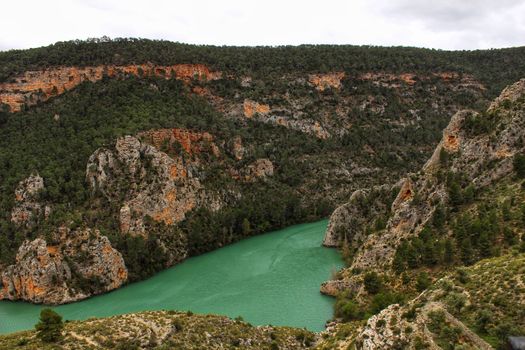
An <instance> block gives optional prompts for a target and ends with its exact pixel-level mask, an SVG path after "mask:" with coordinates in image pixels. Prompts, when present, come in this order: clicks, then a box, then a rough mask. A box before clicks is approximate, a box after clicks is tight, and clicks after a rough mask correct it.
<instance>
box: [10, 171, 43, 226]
mask: <svg viewBox="0 0 525 350" xmlns="http://www.w3.org/2000/svg"><path fill="white" fill-rule="evenodd" d="M43 189H44V179H43V178H42V177H40V175H38V174H32V175H30V176H29V177H28V178H27V179H24V180H22V181H20V183H19V184H18V187H17V188H16V190H15V205H14V207H13V209H12V210H11V222H13V223H14V224H15V225H16V226H18V227H22V226H23V227H26V228H30V227H32V226H33V225H34V224H35V223H36V222H37V221H38V219H39V218H40V216H42V215H43V216H44V217H47V216H49V214H50V212H51V207H50V206H48V205H44V204H43V203H41V202H40V200H39V198H38V197H39V193H40V192H41V191H42V190H43Z"/></svg>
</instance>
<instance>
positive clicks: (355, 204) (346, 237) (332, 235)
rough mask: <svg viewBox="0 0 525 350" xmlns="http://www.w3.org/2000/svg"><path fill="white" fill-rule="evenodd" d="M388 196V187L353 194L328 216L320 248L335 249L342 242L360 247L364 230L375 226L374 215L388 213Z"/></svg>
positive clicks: (363, 190) (389, 192)
mask: <svg viewBox="0 0 525 350" xmlns="http://www.w3.org/2000/svg"><path fill="white" fill-rule="evenodd" d="M391 192H392V187H391V186H388V185H384V186H380V187H375V188H373V189H371V190H369V189H361V190H356V191H354V193H352V196H351V197H350V201H349V202H348V203H346V204H343V205H342V206H340V207H338V208H336V209H335V210H334V212H333V213H332V215H331V216H330V221H329V223H328V227H327V229H326V233H325V236H324V239H323V245H324V246H325V247H339V246H340V245H341V244H343V243H344V242H346V243H347V244H349V245H351V246H354V247H357V246H358V245H360V243H361V242H362V240H363V239H364V237H365V235H366V230H367V228H371V227H372V226H374V225H375V222H374V220H376V219H377V217H378V215H383V213H386V212H388V208H389V206H390V203H391V200H390V197H391ZM384 220H386V218H385V219H384Z"/></svg>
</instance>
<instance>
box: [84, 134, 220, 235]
mask: <svg viewBox="0 0 525 350" xmlns="http://www.w3.org/2000/svg"><path fill="white" fill-rule="evenodd" d="M163 134H164V132H163V131H156V132H153V133H150V134H148V135H147V136H146V135H143V136H144V138H145V139H148V138H149V139H150V141H151V142H152V143H153V144H156V143H163V142H164V140H166V142H168V143H169V142H174V141H175V142H177V143H178V144H179V145H180V147H182V148H183V149H184V150H185V151H186V152H188V153H189V154H191V153H193V152H198V151H199V149H200V146H198V145H197V144H196V141H197V140H203V141H206V140H205V139H206V138H205V137H204V135H200V134H191V137H190V134H188V133H185V132H181V131H179V130H174V133H173V134H171V135H170V137H169V138H162V135H163ZM206 136H207V137H209V134H208V135H206ZM192 139H193V141H192ZM208 142H209V140H208ZM210 147H211V144H210ZM86 179H87V181H88V183H89V185H90V187H91V189H92V191H93V192H100V193H102V194H104V195H105V196H107V197H108V198H110V199H111V200H112V201H118V200H119V199H120V198H122V199H123V201H122V207H121V210H120V228H121V232H122V233H125V234H128V233H129V234H133V235H147V232H146V230H145V226H144V218H145V217H146V216H149V217H151V218H153V219H154V220H155V221H158V222H163V223H164V224H166V225H172V224H173V223H175V222H179V221H181V220H183V219H184V218H185V215H186V213H188V212H189V211H191V210H193V209H194V208H196V207H199V206H205V205H215V208H219V207H220V204H219V203H218V202H216V201H213V200H212V198H209V197H208V195H207V194H206V193H205V192H204V189H203V186H202V184H201V180H200V174H199V168H198V165H197V162H196V161H192V160H186V159H185V158H183V157H182V156H174V157H170V156H168V155H167V154H166V153H164V152H161V151H159V150H158V149H157V148H155V147H154V146H152V145H150V144H148V143H146V142H142V141H140V140H139V139H138V138H135V137H132V136H126V137H123V138H120V139H118V140H117V142H116V144H115V148H114V149H99V150H97V151H96V152H95V153H93V155H92V156H91V157H90V158H89V161H88V164H87V170H86ZM211 203H215V204H211Z"/></svg>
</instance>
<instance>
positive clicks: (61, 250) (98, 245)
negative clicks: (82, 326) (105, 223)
mask: <svg viewBox="0 0 525 350" xmlns="http://www.w3.org/2000/svg"><path fill="white" fill-rule="evenodd" d="M53 241H56V243H50V242H46V241H45V240H44V239H42V238H37V239H35V240H33V241H25V242H24V243H23V244H22V245H21V246H20V248H19V249H18V253H17V255H16V262H15V263H14V264H13V265H10V266H8V267H7V268H6V269H5V270H4V271H3V273H2V275H1V285H0V287H1V288H0V299H9V300H25V301H30V302H33V303H44V304H63V303H68V302H72V301H77V300H81V299H84V298H87V297H89V296H91V295H94V294H99V293H103V292H107V291H110V290H113V289H115V288H118V287H120V286H121V285H122V284H123V283H125V282H126V280H127V276H128V271H127V269H126V266H125V264H124V260H123V259H122V255H121V254H120V253H119V252H118V251H117V250H115V249H114V248H113V247H112V246H111V243H110V242H109V240H108V238H107V237H105V236H102V235H100V232H99V231H97V230H92V229H89V228H86V229H77V230H74V231H71V230H69V229H68V228H65V227H61V228H60V229H59V230H58V232H56V233H55V237H54V238H53Z"/></svg>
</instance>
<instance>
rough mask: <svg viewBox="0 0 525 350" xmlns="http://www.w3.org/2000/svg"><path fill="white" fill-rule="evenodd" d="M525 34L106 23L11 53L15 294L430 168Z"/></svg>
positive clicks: (80, 286) (1, 95) (1, 147)
mask: <svg viewBox="0 0 525 350" xmlns="http://www.w3.org/2000/svg"><path fill="white" fill-rule="evenodd" d="M524 50H525V49H523V48H514V49H502V50H489V51H465V52H448V51H436V50H426V49H415V48H402V47H399V48H397V47H393V48H381V47H354V46H299V47H275V48H269V47H211V46H193V45H186V44H178V43H171V42H165V41H150V40H139V39H117V40H108V39H98V40H90V41H76V42H63V43H57V44H54V45H51V46H48V47H43V48H36V49H30V50H14V51H7V52H1V53H0V102H1V103H2V104H3V106H2V112H0V212H1V217H0V233H1V234H0V274H1V275H2V279H1V280H2V285H0V298H5V299H13V300H19V299H23V300H28V301H32V302H47V303H63V302H68V301H72V300H78V299H81V298H83V297H87V296H90V295H93V294H97V293H102V292H105V291H108V290H111V289H114V288H117V287H119V286H121V285H122V284H125V283H127V282H130V281H134V280H138V279H142V278H145V277H147V276H150V275H151V274H153V273H155V272H156V271H159V270H161V269H163V268H166V267H169V266H172V265H173V264H176V263H178V262H180V261H182V260H183V259H185V258H186V257H188V256H192V255H196V254H201V253H203V252H206V251H209V250H212V249H216V248H218V247H221V246H224V245H225V244H229V243H231V242H234V241H237V240H239V239H242V238H244V237H248V236H251V235H255V234H260V233H263V232H266V231H268V230H272V229H275V228H280V227H283V226H286V225H290V224H293V223H298V222H305V221H311V220H315V219H319V218H322V217H327V216H328V215H330V213H331V212H332V210H333V209H334V208H335V207H336V206H338V205H340V204H342V203H344V202H346V201H347V200H348V199H349V197H350V195H351V193H352V192H353V191H354V190H355V189H357V188H360V187H364V186H373V185H378V184H384V183H394V182H395V181H397V179H398V178H399V177H401V176H402V175H403V174H405V173H407V172H410V171H415V170H417V169H418V168H419V167H421V166H422V165H423V163H424V162H425V160H426V159H427V158H428V157H429V156H430V154H431V152H432V150H433V149H434V147H435V145H436V144H437V143H438V142H439V139H440V137H441V130H442V129H443V128H444V127H445V126H446V125H447V123H448V122H449V119H450V117H451V116H452V115H453V114H454V113H455V112H457V111H458V110H461V109H464V108H470V109H474V110H478V111H481V110H484V109H485V108H486V107H487V105H488V103H489V101H490V100H492V99H493V98H494V97H495V96H496V94H497V92H498V91H499V90H500V89H501V88H502V87H503V86H505V85H507V84H509V83H511V82H513V81H516V80H518V79H519V78H520V77H522V76H524V75H525V58H524V57H525V56H524V55H523V53H524ZM454 181H461V179H459V178H458V179H457V180H454ZM462 200H463V199H462ZM468 229H469V228H465V230H467V231H468ZM429 234H430V233H429ZM106 240H108V242H106ZM64 242H67V244H65V243H64ZM82 242H84V243H85V242H87V245H88V246H89V249H88V250H87V251H85V250H82V249H83V248H80V247H82V246H83V245H82V244H83V243H82ZM406 244H407V247H406V249H411V248H410V247H411V244H418V243H411V242H407V243H406ZM102 246H105V247H107V248H106V249H105V250H102V249H101V248H100V247H102ZM72 247H73V248H72ZM44 248H45V249H44ZM475 248H476V249H478V247H475ZM41 251H42V252H43V251H47V253H44V254H45V259H51V260H52V261H54V264H55V266H62V267H63V270H60V271H55V270H50V269H49V268H48V266H47V265H45V266H44V265H42V264H40V262H41V261H43V260H42V259H36V258H35V257H33V255H34V254H33V253H35V252H41ZM108 252H109V253H108ZM35 254H36V253H35ZM480 254H481V253H480ZM17 256H18V257H19V258H18V259H16V257H17ZM90 261H100V262H102V263H101V265H104V262H107V261H113V262H116V263H114V264H113V266H115V267H116V268H115V269H114V270H108V271H104V272H103V273H100V271H94V270H93V269H91V268H90V267H89V262H90ZM406 264H412V263H411V262H408V261H405V260H403V262H402V263H400V266H402V267H403V266H405V265H406ZM418 264H419V262H418ZM117 267H118V268H117ZM400 268H401V267H400ZM403 268H404V267H403ZM35 269H36V270H37V271H35ZM64 271H72V273H65V272H64ZM124 271H125V272H124ZM36 272H38V273H36ZM34 276H38V278H37V277H34ZM29 280H31V286H32V287H31V288H27V287H24V285H27V284H28V283H29V282H28V281H29ZM65 291H67V293H66V292H65ZM64 295H67V297H65V296H64Z"/></svg>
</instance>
